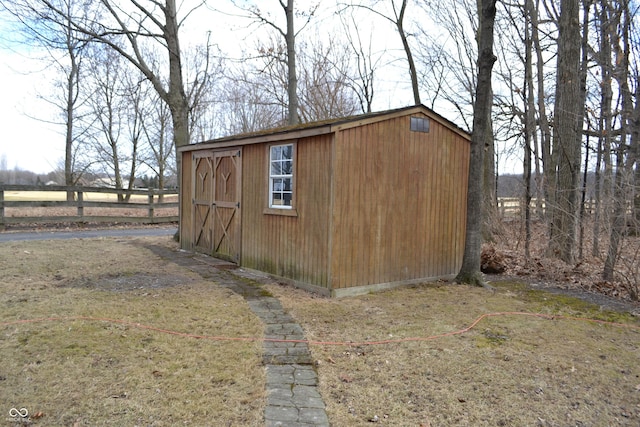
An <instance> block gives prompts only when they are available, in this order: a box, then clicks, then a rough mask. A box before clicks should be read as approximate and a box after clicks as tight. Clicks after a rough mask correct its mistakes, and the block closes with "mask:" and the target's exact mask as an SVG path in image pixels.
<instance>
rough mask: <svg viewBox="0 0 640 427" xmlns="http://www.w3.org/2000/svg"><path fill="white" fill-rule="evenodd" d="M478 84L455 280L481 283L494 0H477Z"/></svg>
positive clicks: (489, 127) (482, 283) (493, 57)
mask: <svg viewBox="0 0 640 427" xmlns="http://www.w3.org/2000/svg"><path fill="white" fill-rule="evenodd" d="M478 11H479V13H478V84H477V86H476V97H475V104H474V109H473V110H474V111H473V131H472V134H471V156H470V158H469V182H468V190H467V229H466V240H465V246H464V256H463V259H462V267H461V268H460V272H459V273H458V275H457V276H456V281H457V282H461V283H469V284H474V285H483V286H484V285H485V283H484V279H483V277H482V273H481V272H480V254H481V250H482V242H483V238H482V220H483V218H482V214H478V213H479V212H482V185H483V164H484V143H485V141H486V134H487V133H488V132H490V129H491V126H490V124H489V121H490V117H491V105H492V94H493V92H492V88H491V74H492V69H493V64H494V63H495V61H496V57H495V55H494V54H493V31H494V22H495V17H496V0H478Z"/></svg>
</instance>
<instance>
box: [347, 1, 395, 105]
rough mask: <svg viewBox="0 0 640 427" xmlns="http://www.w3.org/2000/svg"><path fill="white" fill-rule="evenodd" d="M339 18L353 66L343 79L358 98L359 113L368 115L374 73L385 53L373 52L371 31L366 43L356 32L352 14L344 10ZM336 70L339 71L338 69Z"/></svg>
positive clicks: (373, 90) (356, 27)
mask: <svg viewBox="0 0 640 427" xmlns="http://www.w3.org/2000/svg"><path fill="white" fill-rule="evenodd" d="M351 10H352V9H351ZM339 16H340V22H341V24H342V28H343V32H344V36H345V38H346V39H347V43H348V46H349V47H350V49H351V52H352V56H353V64H352V65H351V66H350V67H349V68H350V69H348V70H343V71H342V72H344V73H345V75H344V78H345V79H346V81H347V84H348V85H349V86H350V87H351V89H352V90H353V91H354V92H355V94H356V96H357V97H358V100H359V102H360V109H361V111H362V112H363V113H370V112H371V106H372V104H373V96H374V94H375V85H374V83H375V76H376V71H377V70H378V68H379V67H380V65H381V63H382V58H383V56H384V54H385V53H386V52H385V51H381V52H376V53H374V52H373V40H372V36H373V33H372V31H373V30H372V31H371V32H370V33H369V39H368V41H366V42H365V41H364V40H363V36H362V34H361V33H360V31H359V30H358V25H357V22H356V18H355V17H354V16H353V14H347V11H346V10H344V11H342V12H341V13H340V15H339ZM336 68H337V69H338V70H341V68H339V67H336Z"/></svg>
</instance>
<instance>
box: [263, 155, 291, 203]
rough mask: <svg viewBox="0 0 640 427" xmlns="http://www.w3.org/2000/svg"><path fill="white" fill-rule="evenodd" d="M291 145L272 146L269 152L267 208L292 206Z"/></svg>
mask: <svg viewBox="0 0 640 427" xmlns="http://www.w3.org/2000/svg"><path fill="white" fill-rule="evenodd" d="M292 203H293V144H287V145H274V146H271V147H270V151H269V206H270V207H274V208H281V209H289V208H292V207H293V205H292Z"/></svg>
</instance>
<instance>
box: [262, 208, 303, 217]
mask: <svg viewBox="0 0 640 427" xmlns="http://www.w3.org/2000/svg"><path fill="white" fill-rule="evenodd" d="M262 213H263V214H265V215H280V216H295V217H297V216H298V211H297V210H296V209H295V208H294V209H277V208H264V210H263V211H262Z"/></svg>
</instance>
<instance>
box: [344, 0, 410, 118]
mask: <svg viewBox="0 0 640 427" xmlns="http://www.w3.org/2000/svg"><path fill="white" fill-rule="evenodd" d="M383 4H389V5H390V6H391V16H389V15H387V14H385V13H384V12H381V10H380V7H381V5H383ZM408 5H409V0H401V2H400V4H399V5H397V4H396V1H395V0H372V1H371V2H370V3H369V4H359V3H351V4H349V6H350V7H357V8H362V9H366V10H368V11H369V12H371V13H373V14H375V15H377V16H379V17H381V18H383V19H385V20H387V21H388V22H390V23H391V24H392V25H393V26H394V27H395V29H396V31H397V32H398V35H399V36H400V41H401V42H402V48H403V49H404V53H405V55H406V57H407V63H408V65H409V77H410V79H411V90H412V91H413V102H414V103H415V104H416V105H417V104H420V103H421V101H420V85H419V84H418V72H417V70H416V64H415V60H414V59H413V53H412V51H411V46H410V45H409V39H408V34H407V32H406V30H405V17H406V12H407V6H408Z"/></svg>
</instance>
